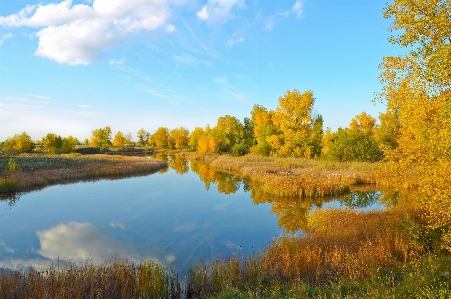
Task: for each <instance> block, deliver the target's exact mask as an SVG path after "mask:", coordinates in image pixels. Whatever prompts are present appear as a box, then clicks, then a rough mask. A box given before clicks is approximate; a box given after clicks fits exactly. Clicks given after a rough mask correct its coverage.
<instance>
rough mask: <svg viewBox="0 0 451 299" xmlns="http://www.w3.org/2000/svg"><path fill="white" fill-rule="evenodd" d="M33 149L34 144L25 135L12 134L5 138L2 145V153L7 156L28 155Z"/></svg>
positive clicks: (23, 133)
mask: <svg viewBox="0 0 451 299" xmlns="http://www.w3.org/2000/svg"><path fill="white" fill-rule="evenodd" d="M33 149H34V143H33V141H32V140H31V138H30V136H28V134H27V133H25V132H22V134H20V135H19V134H14V136H13V137H12V138H7V139H6V140H5V141H4V142H3V145H2V151H3V152H4V153H7V154H19V153H29V152H31V151H32V150H33Z"/></svg>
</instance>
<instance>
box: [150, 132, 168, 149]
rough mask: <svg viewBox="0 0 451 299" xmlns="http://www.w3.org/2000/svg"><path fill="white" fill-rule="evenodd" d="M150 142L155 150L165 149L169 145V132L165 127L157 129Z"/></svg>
mask: <svg viewBox="0 0 451 299" xmlns="http://www.w3.org/2000/svg"><path fill="white" fill-rule="evenodd" d="M150 139H151V142H152V143H153V144H155V146H156V147H157V148H167V147H168V145H169V130H168V128H166V127H160V128H158V129H157V130H156V131H155V133H153V134H152V136H151V138H150Z"/></svg>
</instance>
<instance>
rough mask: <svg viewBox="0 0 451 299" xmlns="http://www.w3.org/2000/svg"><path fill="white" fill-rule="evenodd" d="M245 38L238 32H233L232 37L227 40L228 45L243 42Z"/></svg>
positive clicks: (231, 45)
mask: <svg viewBox="0 0 451 299" xmlns="http://www.w3.org/2000/svg"><path fill="white" fill-rule="evenodd" d="M243 40H244V38H242V37H238V34H237V33H236V32H235V33H234V34H232V38H230V39H229V40H228V41H227V46H229V48H231V47H233V46H234V45H236V44H239V43H241V42H242V41H243Z"/></svg>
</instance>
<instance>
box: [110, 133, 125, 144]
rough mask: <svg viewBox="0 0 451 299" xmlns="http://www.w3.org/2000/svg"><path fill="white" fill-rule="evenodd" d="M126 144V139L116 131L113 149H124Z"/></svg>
mask: <svg viewBox="0 0 451 299" xmlns="http://www.w3.org/2000/svg"><path fill="white" fill-rule="evenodd" d="M126 143H127V139H126V138H125V136H124V134H122V132H121V131H118V132H117V133H116V135H114V139H113V145H114V146H115V147H124V146H125V144H126Z"/></svg>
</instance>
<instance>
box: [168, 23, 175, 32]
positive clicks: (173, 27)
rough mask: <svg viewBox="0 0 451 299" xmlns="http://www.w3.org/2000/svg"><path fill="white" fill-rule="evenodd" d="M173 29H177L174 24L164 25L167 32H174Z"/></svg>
mask: <svg viewBox="0 0 451 299" xmlns="http://www.w3.org/2000/svg"><path fill="white" fill-rule="evenodd" d="M175 30H177V28H175V26H174V25H172V24H169V25H168V26H166V31H167V32H175Z"/></svg>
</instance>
